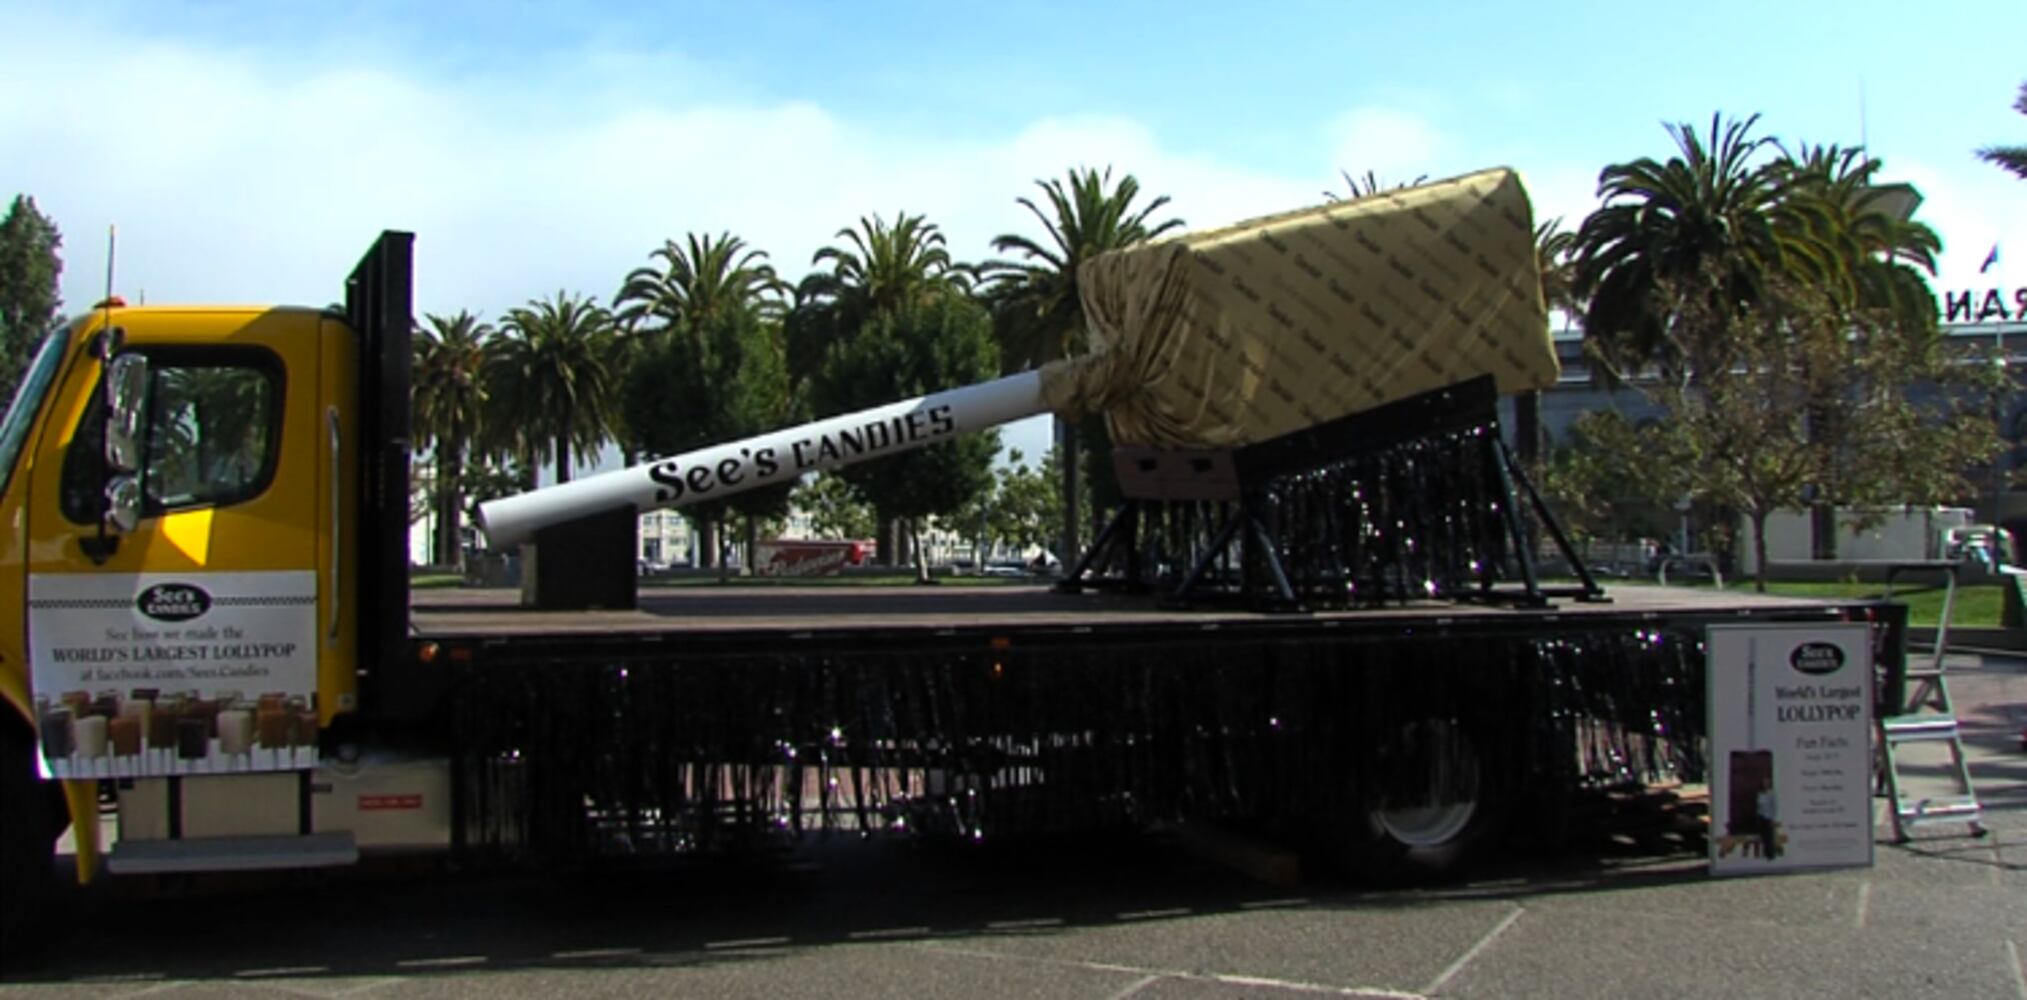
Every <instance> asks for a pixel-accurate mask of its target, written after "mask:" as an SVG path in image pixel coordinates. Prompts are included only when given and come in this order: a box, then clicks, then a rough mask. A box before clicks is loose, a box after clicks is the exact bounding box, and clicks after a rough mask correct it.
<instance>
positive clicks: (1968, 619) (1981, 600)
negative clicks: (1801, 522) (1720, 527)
mask: <svg viewBox="0 0 2027 1000" xmlns="http://www.w3.org/2000/svg"><path fill="white" fill-rule="evenodd" d="M1627 584H1632V585H1634V586H1644V585H1646V584H1647V581H1641V580H1609V581H1605V585H1606V586H1605V589H1606V590H1607V591H1610V590H1611V588H1613V587H1619V586H1625V585H1627ZM1670 586H1688V587H1708V586H1710V584H1709V583H1708V582H1705V581H1686V582H1683V583H1679V584H1678V583H1673V582H1671V583H1670ZM1999 588H2000V585H1999V584H1996V583H1964V584H1958V585H1957V603H1956V607H1955V608H1954V609H1952V610H1951V612H1950V625H1951V626H1952V627H1956V626H1962V627H1965V628H1998V627H1999V617H2000V612H2001V611H2002V610H2003V609H2004V608H2005V600H2006V598H2005V595H2004V593H2003V592H2002V591H2001V590H2000V589H1999ZM1724 589H1725V590H1726V592H1733V591H1736V592H1739V593H1746V594H1750V593H1754V591H1753V581H1752V578H1751V577H1744V578H1741V579H1726V580H1725V588H1724ZM1943 592H1944V587H1943V585H1942V584H1939V583H1938V584H1927V583H1919V584H1917V583H1897V584H1895V585H1894V587H1893V603H1895V604H1905V605H1907V623H1908V624H1909V625H1913V626H1916V627H1919V628H1934V627H1936V626H1937V625H1939V624H1941V622H1942V617H1943ZM1767 593H1769V594H1780V595H1783V596H1786V597H1813V598H1817V599H1819V600H1825V601H1870V600H1878V599H1880V598H1883V597H1885V596H1886V585H1885V584H1883V583H1859V582H1856V581H1838V582H1834V583H1833V582H1821V583H1816V582H1800V581H1780V580H1768V581H1767Z"/></svg>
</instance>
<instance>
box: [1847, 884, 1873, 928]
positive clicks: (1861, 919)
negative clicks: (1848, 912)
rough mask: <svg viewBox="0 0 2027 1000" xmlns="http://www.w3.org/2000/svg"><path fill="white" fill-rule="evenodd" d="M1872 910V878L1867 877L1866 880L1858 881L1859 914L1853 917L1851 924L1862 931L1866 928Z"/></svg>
mask: <svg viewBox="0 0 2027 1000" xmlns="http://www.w3.org/2000/svg"><path fill="white" fill-rule="evenodd" d="M1871 911H1872V880H1871V879H1866V880H1865V881H1863V882H1860V883H1858V914H1857V916H1855V917H1853V918H1852V921H1851V926H1852V927H1855V928H1857V929H1858V930H1861V931H1862V930H1864V929H1865V921H1866V919H1867V917H1869V916H1870V915H1871Z"/></svg>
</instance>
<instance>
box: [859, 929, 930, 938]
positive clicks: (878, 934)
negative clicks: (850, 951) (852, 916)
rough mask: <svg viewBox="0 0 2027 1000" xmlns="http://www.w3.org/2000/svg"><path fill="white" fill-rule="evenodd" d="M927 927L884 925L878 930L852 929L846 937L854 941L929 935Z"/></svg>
mask: <svg viewBox="0 0 2027 1000" xmlns="http://www.w3.org/2000/svg"><path fill="white" fill-rule="evenodd" d="M928 936H929V928H927V927H882V928H879V929H878V930H870V931H852V932H851V933H849V934H846V935H845V937H846V938H848V939H850V940H853V941H878V940H881V939H883V938H908V937H928Z"/></svg>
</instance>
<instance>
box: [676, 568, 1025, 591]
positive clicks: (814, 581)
mask: <svg viewBox="0 0 2027 1000" xmlns="http://www.w3.org/2000/svg"><path fill="white" fill-rule="evenodd" d="M932 579H933V582H934V583H935V584H936V585H938V586H944V587H1007V586H1019V585H1021V584H1032V583H1046V582H1048V580H1049V578H1048V577H1039V576H1027V577H1023V576H970V575H965V576H950V575H945V574H938V575H936V576H935V577H933V578H932ZM640 585H641V586H642V587H643V588H649V587H719V586H724V587H910V586H914V585H915V571H914V570H896V571H894V572H892V573H845V574H840V575H837V576H734V577H731V578H730V579H726V580H719V579H718V575H717V574H716V573H686V574H683V575H680V576H651V577H644V578H642V580H641V582H640Z"/></svg>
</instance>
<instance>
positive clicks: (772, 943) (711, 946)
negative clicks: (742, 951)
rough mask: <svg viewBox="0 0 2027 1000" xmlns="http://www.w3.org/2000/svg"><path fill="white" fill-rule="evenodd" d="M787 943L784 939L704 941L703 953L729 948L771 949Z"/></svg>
mask: <svg viewBox="0 0 2027 1000" xmlns="http://www.w3.org/2000/svg"><path fill="white" fill-rule="evenodd" d="M787 943H788V939H787V938H785V937H764V938H741V939H739V940H737V941H706V942H704V950H705V951H725V950H727V949H730V948H772V947H776V946H778V945H784V944H787Z"/></svg>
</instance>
